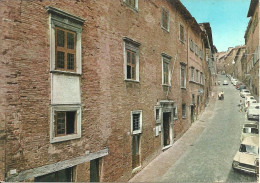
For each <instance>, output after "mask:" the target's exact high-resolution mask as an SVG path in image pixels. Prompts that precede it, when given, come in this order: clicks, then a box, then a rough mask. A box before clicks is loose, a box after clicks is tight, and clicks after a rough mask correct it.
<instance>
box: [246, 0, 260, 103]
mask: <svg viewBox="0 0 260 183" xmlns="http://www.w3.org/2000/svg"><path fill="white" fill-rule="evenodd" d="M247 17H250V20H249V23H248V26H247V29H246V33H245V36H244V38H245V45H246V52H245V57H244V61H245V68H244V69H245V70H244V73H246V75H245V82H246V84H247V86H248V88H249V90H250V92H251V93H252V94H253V95H255V96H257V98H258V97H259V51H260V48H259V0H251V2H250V6H249V9H248V14H247Z"/></svg>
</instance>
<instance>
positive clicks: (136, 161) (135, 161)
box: [132, 134, 140, 169]
mask: <svg viewBox="0 0 260 183" xmlns="http://www.w3.org/2000/svg"><path fill="white" fill-rule="evenodd" d="M139 166H140V134H135V135H133V137H132V168H133V169H135V168H137V167H139Z"/></svg>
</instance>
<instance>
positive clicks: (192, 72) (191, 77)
mask: <svg viewBox="0 0 260 183" xmlns="http://www.w3.org/2000/svg"><path fill="white" fill-rule="evenodd" d="M190 72H191V73H190V80H191V81H194V67H191V68H190Z"/></svg>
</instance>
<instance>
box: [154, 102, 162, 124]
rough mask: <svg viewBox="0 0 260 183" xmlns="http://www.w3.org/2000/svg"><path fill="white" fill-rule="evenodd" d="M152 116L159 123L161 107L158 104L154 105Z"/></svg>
mask: <svg viewBox="0 0 260 183" xmlns="http://www.w3.org/2000/svg"><path fill="white" fill-rule="evenodd" d="M154 118H155V122H156V123H161V108H160V106H155V107H154Z"/></svg>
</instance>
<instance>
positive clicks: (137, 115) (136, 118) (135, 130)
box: [131, 111, 142, 134]
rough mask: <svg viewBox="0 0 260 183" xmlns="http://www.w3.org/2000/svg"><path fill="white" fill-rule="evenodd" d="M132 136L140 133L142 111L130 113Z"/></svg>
mask: <svg viewBox="0 0 260 183" xmlns="http://www.w3.org/2000/svg"><path fill="white" fill-rule="evenodd" d="M131 128H132V134H139V133H142V111H132V112H131Z"/></svg>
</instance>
